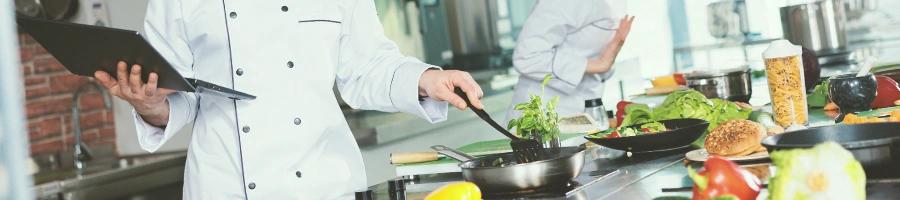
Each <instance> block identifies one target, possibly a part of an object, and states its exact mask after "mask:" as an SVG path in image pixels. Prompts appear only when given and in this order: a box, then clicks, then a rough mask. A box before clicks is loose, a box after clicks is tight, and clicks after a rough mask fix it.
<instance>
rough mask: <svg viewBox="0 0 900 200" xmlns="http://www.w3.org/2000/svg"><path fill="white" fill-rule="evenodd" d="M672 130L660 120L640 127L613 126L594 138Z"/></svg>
mask: <svg viewBox="0 0 900 200" xmlns="http://www.w3.org/2000/svg"><path fill="white" fill-rule="evenodd" d="M667 130H670V129H668V128H666V126H665V125H664V124H662V123H659V122H650V123H646V124H641V126H640V127H628V126H620V127H619V128H611V129H607V130H606V132H604V133H601V134H596V135H593V136H592V137H594V138H618V137H631V136H638V135H646V134H654V133H657V132H662V131H667Z"/></svg>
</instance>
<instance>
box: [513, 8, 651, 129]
mask: <svg viewBox="0 0 900 200" xmlns="http://www.w3.org/2000/svg"><path fill="white" fill-rule="evenodd" d="M610 5H611V4H610V2H608V0H575V1H572V0H566V1H562V0H539V1H537V3H536V5H535V7H534V9H533V10H532V12H531V15H530V16H529V17H528V19H527V20H526V21H525V25H524V26H523V27H522V32H521V33H520V34H519V39H518V41H517V44H516V49H515V52H514V53H513V65H514V67H515V69H516V70H517V71H518V72H519V73H520V74H522V76H521V77H520V78H519V83H518V85H516V89H515V90H516V91H515V94H514V96H513V101H512V103H511V104H510V107H509V111H508V113H507V115H506V121H507V122H508V121H510V120H512V119H514V118H516V117H518V116H520V115H521V114H522V112H521V111H517V110H514V109H513V108H514V107H515V105H516V104H519V103H521V102H524V101H528V100H529V97H528V93H529V91H530V92H531V93H533V94H540V92H541V81H542V80H543V78H544V76H545V75H547V74H553V79H552V80H551V81H550V82H549V83H548V84H547V86H549V87H546V89H545V96H548V97H552V96H560V99H559V104H558V106H557V108H556V111H557V112H558V113H559V115H560V116H563V117H564V116H569V115H574V114H578V113H583V112H584V101H585V100H590V99H596V98H600V97H601V96H602V95H603V85H604V81H605V80H606V79H608V78H609V77H610V76H612V73H613V71H614V70H613V69H612V65H613V62H614V61H615V59H616V55H617V54H618V53H619V50H620V49H621V48H622V45H623V44H624V43H625V37H626V36H627V35H628V32H629V31H630V30H631V22H632V21H633V20H634V17H630V18H629V17H628V16H627V15H626V16H625V17H624V18H621V19H619V17H618V16H614V15H615V14H614V11H613V9H612V6H610ZM617 21H618V22H619V23H618V24H619V26H618V28H616V27H615V26H616V22H617Z"/></svg>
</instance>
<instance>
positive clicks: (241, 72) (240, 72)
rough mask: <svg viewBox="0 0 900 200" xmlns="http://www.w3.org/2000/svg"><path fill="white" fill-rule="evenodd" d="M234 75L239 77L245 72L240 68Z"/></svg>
mask: <svg viewBox="0 0 900 200" xmlns="http://www.w3.org/2000/svg"><path fill="white" fill-rule="evenodd" d="M234 73H235V74H237V75H238V76H240V75H244V70H243V69H241V68H238V69H237V71H235V72H234Z"/></svg>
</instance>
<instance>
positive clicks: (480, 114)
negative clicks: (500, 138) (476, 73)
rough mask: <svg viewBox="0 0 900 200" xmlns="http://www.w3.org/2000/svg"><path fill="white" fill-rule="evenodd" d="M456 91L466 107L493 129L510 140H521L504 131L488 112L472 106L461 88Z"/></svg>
mask: <svg viewBox="0 0 900 200" xmlns="http://www.w3.org/2000/svg"><path fill="white" fill-rule="evenodd" d="M454 91H455V92H456V95H459V97H462V99H463V101H466V105H468V106H469V108H470V109H472V111H473V112H475V114H476V115H478V117H480V118H481V119H482V120H484V121H485V122H487V123H488V124H490V125H491V127H494V129H497V131H500V133H503V135H506V137H509V139H512V140H519V137H516V136H515V135H513V134H512V133H510V132H509V131H507V130H506V129H504V128H503V127H502V126H500V124H497V122H495V121H494V120H493V119H491V116H489V115H488V114H487V112H484V110H482V109H478V108H475V106H472V102H470V101H469V96H468V95H466V93H465V92H463V91H462V89H461V88H458V87H457V88H456V89H455V90H454Z"/></svg>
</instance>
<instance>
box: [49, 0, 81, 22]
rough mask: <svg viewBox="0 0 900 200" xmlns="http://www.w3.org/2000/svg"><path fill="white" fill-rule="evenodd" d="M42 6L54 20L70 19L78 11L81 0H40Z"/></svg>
mask: <svg viewBox="0 0 900 200" xmlns="http://www.w3.org/2000/svg"><path fill="white" fill-rule="evenodd" d="M40 2H41V6H43V8H44V11H45V12H46V13H47V18H48V19H52V20H69V18H72V16H75V13H77V12H78V5H79V4H81V3H80V2H79V0H40Z"/></svg>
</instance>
